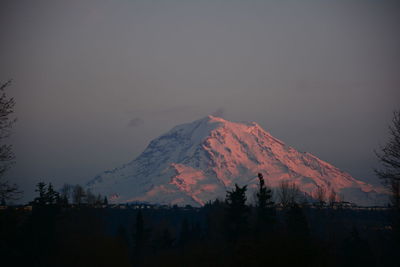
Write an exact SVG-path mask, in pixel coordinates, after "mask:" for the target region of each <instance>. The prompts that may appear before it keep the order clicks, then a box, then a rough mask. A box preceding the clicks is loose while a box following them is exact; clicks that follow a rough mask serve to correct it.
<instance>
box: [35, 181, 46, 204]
mask: <svg viewBox="0 0 400 267" xmlns="http://www.w3.org/2000/svg"><path fill="white" fill-rule="evenodd" d="M36 187H37V188H36V189H35V192H38V193H39V197H36V198H35V200H34V202H35V203H36V204H38V205H40V206H43V205H46V200H47V199H46V184H45V183H43V182H39V183H38V184H37V185H36Z"/></svg>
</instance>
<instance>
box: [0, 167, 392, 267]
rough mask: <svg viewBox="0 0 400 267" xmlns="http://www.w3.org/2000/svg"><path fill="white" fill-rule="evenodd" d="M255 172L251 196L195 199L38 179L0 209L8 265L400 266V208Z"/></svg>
mask: <svg viewBox="0 0 400 267" xmlns="http://www.w3.org/2000/svg"><path fill="white" fill-rule="evenodd" d="M258 177H259V187H258V190H257V193H256V194H255V196H254V201H253V202H252V203H251V204H250V202H251V201H248V199H247V197H246V191H247V188H246V186H243V187H240V186H238V185H235V188H234V189H232V190H231V191H227V194H226V198H225V199H223V200H218V199H217V200H215V201H210V202H208V203H207V204H206V205H204V206H203V207H199V208H198V207H191V206H176V205H174V206H167V205H150V204H147V203H130V204H109V203H108V200H107V198H103V197H101V196H94V195H93V194H91V193H90V192H85V191H84V190H83V188H82V187H80V186H79V185H77V186H73V187H71V186H64V187H63V190H60V191H61V192H57V191H56V190H54V188H53V186H52V185H51V184H45V183H39V184H38V185H37V190H36V191H37V195H38V196H37V197H36V198H35V199H34V200H33V201H32V202H31V203H30V204H29V205H27V206H21V207H19V208H16V207H14V208H13V207H8V208H4V209H2V210H0V223H1V224H2V225H1V227H0V229H1V232H0V251H1V258H2V262H3V263H7V264H5V265H3V266H398V265H397V264H398V252H399V249H400V246H399V244H400V242H399V236H400V235H399V227H398V225H399V224H398V223H399V213H398V212H397V211H396V210H395V209H393V208H387V207H386V208H384V207H370V208H360V207H356V206H350V205H347V203H345V202H334V201H330V200H329V199H324V198H321V199H319V200H316V201H314V202H309V201H306V200H305V199H304V198H301V197H299V196H300V195H299V192H298V188H296V186H295V185H293V184H290V183H284V184H282V185H281V187H280V188H279V189H277V190H272V189H271V188H269V187H268V186H267V184H266V183H265V181H264V178H263V176H262V174H259V175H258ZM66 188H69V189H66ZM27 207H29V208H27Z"/></svg>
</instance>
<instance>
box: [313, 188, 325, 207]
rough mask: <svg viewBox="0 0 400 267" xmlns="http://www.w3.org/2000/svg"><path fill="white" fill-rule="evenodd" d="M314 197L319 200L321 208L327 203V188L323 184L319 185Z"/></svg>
mask: <svg viewBox="0 0 400 267" xmlns="http://www.w3.org/2000/svg"><path fill="white" fill-rule="evenodd" d="M314 198H315V199H316V200H317V204H318V207H319V208H322V207H324V206H325V204H326V190H325V189H324V188H323V187H322V186H318V185H317V190H316V191H315V192H314Z"/></svg>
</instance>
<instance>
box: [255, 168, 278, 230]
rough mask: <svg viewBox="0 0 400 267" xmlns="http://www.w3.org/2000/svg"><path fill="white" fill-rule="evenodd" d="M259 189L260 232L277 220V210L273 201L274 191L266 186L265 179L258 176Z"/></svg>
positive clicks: (258, 215) (258, 214) (258, 216)
mask: <svg viewBox="0 0 400 267" xmlns="http://www.w3.org/2000/svg"><path fill="white" fill-rule="evenodd" d="M258 180H259V188H258V192H257V204H256V208H257V223H258V227H257V228H258V229H259V230H260V229H261V228H262V227H263V226H266V224H271V223H273V222H274V220H275V218H274V217H275V208H274V202H273V201H272V190H271V188H269V187H267V186H266V185H265V181H264V177H263V175H262V174H261V173H259V174H258Z"/></svg>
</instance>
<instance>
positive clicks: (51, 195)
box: [45, 183, 60, 205]
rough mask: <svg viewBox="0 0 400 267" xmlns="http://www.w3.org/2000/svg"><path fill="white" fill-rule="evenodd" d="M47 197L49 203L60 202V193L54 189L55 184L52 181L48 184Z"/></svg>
mask: <svg viewBox="0 0 400 267" xmlns="http://www.w3.org/2000/svg"><path fill="white" fill-rule="evenodd" d="M45 198H46V203H47V204H49V205H53V204H57V203H59V202H60V201H59V199H60V194H59V193H58V192H57V191H55V190H54V188H53V185H52V184H51V183H49V184H48V186H47V191H46V194H45Z"/></svg>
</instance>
